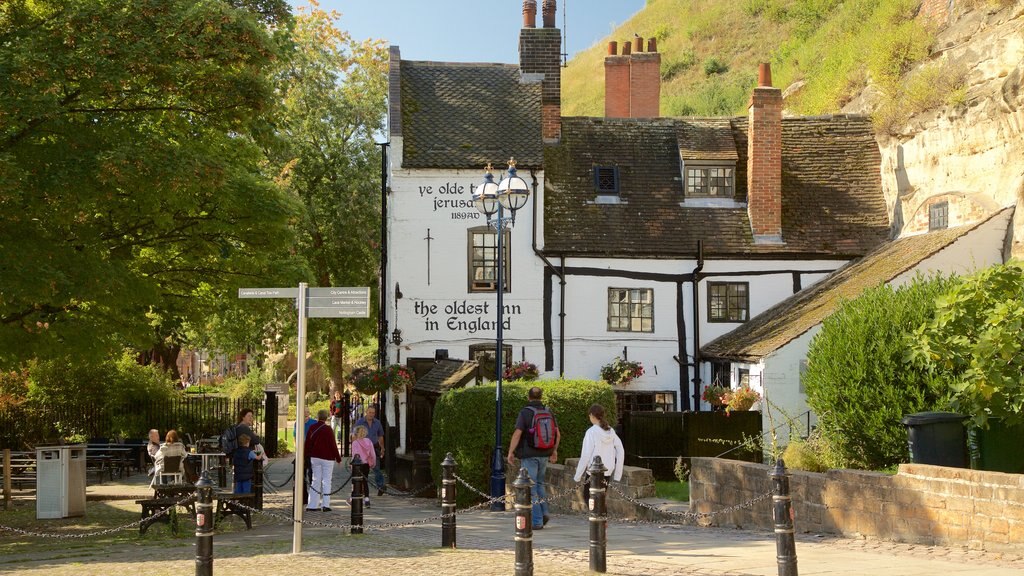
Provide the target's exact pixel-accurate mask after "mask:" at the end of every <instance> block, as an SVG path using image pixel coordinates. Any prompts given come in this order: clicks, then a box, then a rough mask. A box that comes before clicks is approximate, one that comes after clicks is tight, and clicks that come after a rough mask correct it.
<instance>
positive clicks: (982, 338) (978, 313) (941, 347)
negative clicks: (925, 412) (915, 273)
mask: <svg viewBox="0 0 1024 576" xmlns="http://www.w3.org/2000/svg"><path fill="white" fill-rule="evenodd" d="M1022 327H1024V265H1022V264H1021V263H1020V262H1010V263H1007V264H1002V265H999V266H993V267H991V268H988V269H986V270H983V271H981V272H979V273H977V274H974V275H973V276H970V277H967V278H965V279H964V281H963V282H962V283H960V284H958V285H956V286H954V287H952V289H951V290H950V291H949V292H948V293H947V294H946V295H944V296H943V297H942V298H941V299H940V300H939V303H938V308H937V310H936V313H935V316H934V318H932V319H930V320H929V321H928V322H927V323H926V324H925V325H924V326H922V327H921V328H920V329H918V330H917V331H916V332H915V333H914V335H913V337H912V338H911V339H910V342H911V345H912V350H911V353H910V354H909V355H908V357H909V360H910V361H911V362H912V363H913V365H915V366H917V367H920V368H923V369H924V370H927V371H928V373H929V374H932V375H934V376H935V377H936V378H938V379H939V380H940V381H942V382H943V384H944V385H945V386H947V387H948V389H949V390H950V391H951V393H952V407H953V408H954V409H955V410H958V411H960V412H962V413H964V414H969V415H970V416H971V417H972V418H973V420H974V423H975V424H976V425H978V426H987V421H988V419H989V418H993V417H994V418H1002V419H1003V421H1004V422H1005V423H1006V424H1008V425H1011V426H1012V425H1016V424H1019V423H1021V422H1024V377H1022V376H1021V375H1022V374H1024V342H1022V341H1021V337H1020V333H1021V328H1022Z"/></svg>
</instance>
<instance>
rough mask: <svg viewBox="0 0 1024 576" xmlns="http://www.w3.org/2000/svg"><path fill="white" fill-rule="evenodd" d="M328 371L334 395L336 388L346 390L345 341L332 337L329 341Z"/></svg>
mask: <svg viewBox="0 0 1024 576" xmlns="http://www.w3.org/2000/svg"><path fill="white" fill-rule="evenodd" d="M327 357H328V360H327V371H328V378H330V380H331V390H330V392H331V393H332V395H333V392H334V391H335V390H340V391H342V392H344V391H345V363H344V362H345V342H344V341H342V340H336V339H334V338H332V339H331V340H329V341H328V342H327Z"/></svg>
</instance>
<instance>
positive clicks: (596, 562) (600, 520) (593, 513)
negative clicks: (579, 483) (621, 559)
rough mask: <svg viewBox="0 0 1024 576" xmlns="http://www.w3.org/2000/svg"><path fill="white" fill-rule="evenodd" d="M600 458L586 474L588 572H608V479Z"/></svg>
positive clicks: (596, 458) (596, 459)
mask: <svg viewBox="0 0 1024 576" xmlns="http://www.w3.org/2000/svg"><path fill="white" fill-rule="evenodd" d="M606 470H607V468H605V466H604V464H602V463H601V457H600V456H594V462H593V463H592V464H591V465H590V469H589V470H587V472H589V473H590V501H589V502H588V503H587V507H588V508H589V509H590V571H591V572H607V571H608V478H607V477H605V475H604V473H605V471H606Z"/></svg>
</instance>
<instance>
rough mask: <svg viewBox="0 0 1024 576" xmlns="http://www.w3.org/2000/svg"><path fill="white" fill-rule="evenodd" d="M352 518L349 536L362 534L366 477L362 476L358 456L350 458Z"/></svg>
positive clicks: (361, 465) (361, 466)
mask: <svg viewBox="0 0 1024 576" xmlns="http://www.w3.org/2000/svg"><path fill="white" fill-rule="evenodd" d="M351 480H352V502H351V505H350V507H351V509H352V516H351V518H350V520H349V523H350V524H351V525H352V528H351V530H350V531H349V533H350V534H362V533H363V497H364V496H366V477H365V476H363V462H362V460H361V459H360V458H359V454H356V455H355V456H353V457H352V478H351Z"/></svg>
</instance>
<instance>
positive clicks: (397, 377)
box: [352, 364, 414, 396]
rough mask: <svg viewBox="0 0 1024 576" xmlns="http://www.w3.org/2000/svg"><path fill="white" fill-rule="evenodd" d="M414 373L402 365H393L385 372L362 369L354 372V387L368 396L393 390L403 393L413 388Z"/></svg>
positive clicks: (385, 369)
mask: <svg viewBox="0 0 1024 576" xmlns="http://www.w3.org/2000/svg"><path fill="white" fill-rule="evenodd" d="M413 381H414V377H413V374H412V371H411V370H409V369H408V368H406V367H405V366H402V365H400V364H392V365H391V366H388V367H387V368H384V369H383V370H377V369H374V368H360V369H358V370H356V371H354V372H352V386H353V387H354V388H355V389H356V391H357V392H359V393H360V394H365V395H367V396H369V395H372V394H377V393H378V392H385V391H387V390H392V391H394V392H402V391H403V390H405V389H406V388H408V387H409V386H412V384H413Z"/></svg>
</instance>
